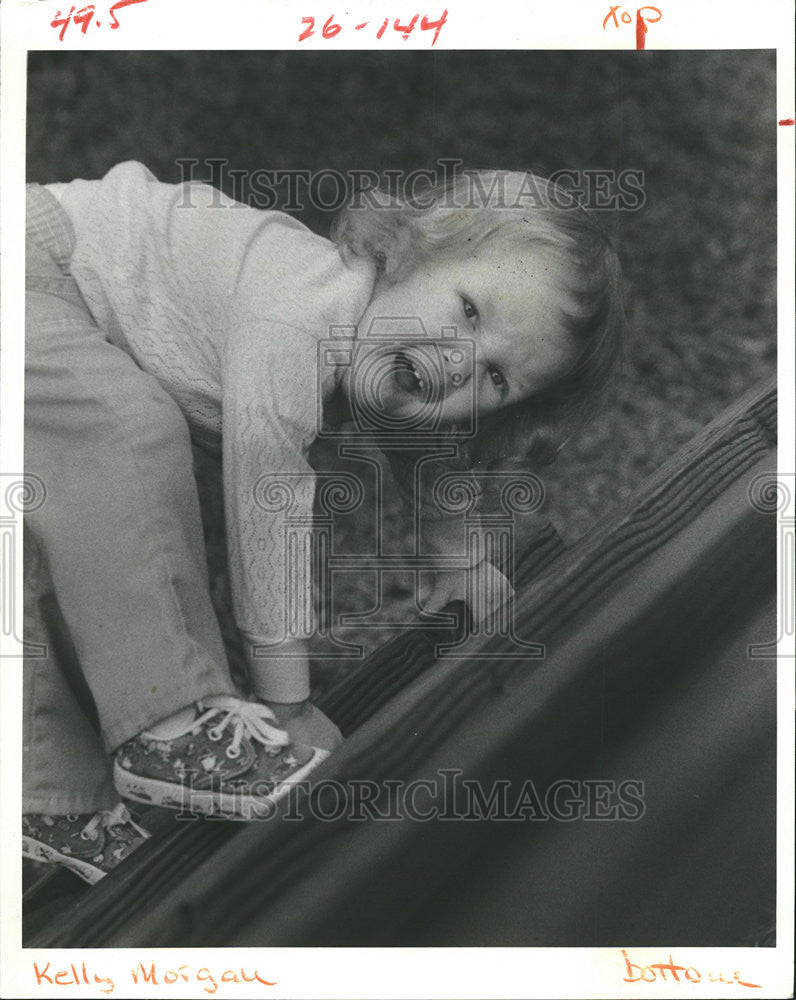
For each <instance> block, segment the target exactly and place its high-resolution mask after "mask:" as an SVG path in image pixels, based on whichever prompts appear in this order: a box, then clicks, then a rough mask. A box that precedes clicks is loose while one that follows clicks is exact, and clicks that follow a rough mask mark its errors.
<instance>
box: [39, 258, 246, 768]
mask: <svg viewBox="0 0 796 1000" xmlns="http://www.w3.org/2000/svg"><path fill="white" fill-rule="evenodd" d="M29 249H30V250H31V256H32V261H31V265H30V269H29V279H28V288H29V290H28V294H27V298H26V386H25V390H26V421H25V458H26V463H25V464H26V469H27V470H28V471H30V472H32V473H35V474H36V475H38V476H39V477H40V478H41V479H42V480H43V482H44V484H45V488H46V491H47V492H46V500H45V502H44V503H43V505H42V506H41V507H40V508H39V509H38V510H37V511H36V512H34V513H32V514H30V515H29V516H28V526H29V527H30V529H31V531H32V532H33V533H34V535H35V536H36V538H37V540H38V542H39V544H41V545H42V546H43V548H44V551H45V552H46V556H47V561H48V563H49V568H50V572H51V575H52V580H53V586H54V591H55V594H56V596H57V600H58V604H59V606H60V609H61V611H62V613H63V617H64V619H65V622H66V625H67V627H68V629H69V632H70V636H71V639H72V642H73V643H74V647H75V649H76V652H77V656H78V658H79V662H80V666H81V669H82V672H83V675H84V676H85V679H86V682H87V684H88V686H89V688H90V690H91V692H92V695H93V697H94V700H95V703H96V706H97V712H98V716H99V722H100V730H101V734H102V738H103V741H104V743H105V746H106V748H107V749H108V750H112V749H114V748H115V747H116V746H118V745H119V744H120V743H122V742H123V741H124V740H126V739H128V738H130V737H131V736H133V735H135V734H136V733H138V732H140V731H141V730H142V729H145V728H146V727H147V726H149V725H152V724H153V723H154V722H156V721H158V720H159V719H162V718H164V717H165V716H167V715H170V714H171V713H173V712H175V711H177V710H178V709H180V708H181V707H183V706H185V705H187V704H189V703H191V702H192V701H196V700H198V699H201V698H202V697H206V696H208V695H211V694H220V693H229V694H234V693H235V688H234V685H233V683H232V680H231V678H230V675H229V669H228V666H227V662H226V656H225V652H224V648H223V644H222V641H221V637H220V633H219V628H218V623H217V621H216V618H215V613H214V610H213V607H212V604H211V601H210V597H209V592H208V581H207V567H206V561H205V552H204V542H203V536H202V528H201V520H200V513H199V503H198V497H197V493H196V483H195V480H194V477H193V461H192V452H191V447H190V439H189V434H188V428H187V424H186V422H185V419H184V417H183V416H182V413H181V412H180V410H179V408H178V407H177V405H176V403H175V402H174V400H172V398H171V397H170V396H169V395H168V394H167V393H166V392H165V390H164V389H163V388H162V387H161V386H160V384H159V383H158V382H157V380H156V379H154V378H153V377H152V376H150V375H147V374H146V373H144V372H142V371H141V369H139V368H138V366H137V365H136V364H135V362H134V361H133V360H132V358H131V357H130V356H129V355H127V354H126V353H125V352H124V351H122V350H121V349H120V348H118V347H116V346H114V345H112V344H109V343H107V342H106V340H105V339H104V336H103V334H102V332H101V331H100V330H99V329H98V328H97V327H96V325H95V324H94V322H93V319H92V317H91V315H90V313H89V312H88V310H87V308H86V307H85V305H84V304H83V303H82V300H80V298H79V293H78V294H77V296H75V286H74V283H73V282H71V279H70V278H68V277H64V274H63V271H62V270H61V269H60V268H59V266H58V264H57V263H56V262H55V261H54V260H53V258H52V256H51V255H49V254H47V253H46V252H42V251H41V250H39V248H38V247H36V246H35V245H32V246H30V247H29ZM70 282H71V288H70V284H69V283H70ZM35 711H36V710H35V709H34V715H35ZM53 787H57V785H55V784H53Z"/></svg>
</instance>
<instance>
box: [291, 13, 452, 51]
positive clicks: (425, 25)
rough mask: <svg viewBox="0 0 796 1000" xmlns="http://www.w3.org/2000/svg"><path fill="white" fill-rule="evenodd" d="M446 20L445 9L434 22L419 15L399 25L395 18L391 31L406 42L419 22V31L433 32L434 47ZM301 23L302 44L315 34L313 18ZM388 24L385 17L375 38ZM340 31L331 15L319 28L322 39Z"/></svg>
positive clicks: (360, 26) (359, 28) (359, 26)
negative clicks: (304, 26) (302, 28)
mask: <svg viewBox="0 0 796 1000" xmlns="http://www.w3.org/2000/svg"><path fill="white" fill-rule="evenodd" d="M447 20H448V11H447V9H446V10H444V11H443V12H442V15H441V16H440V17H439V18H438V19H437V20H436V21H431V20H429V19H428V18H427V17H425V15H424V16H423V19H422V21H421V20H420V15H419V14H415V16H414V17H413V18H412V19H411V21H408V22H407V23H406V24H401V22H400V20H399V19H398V18H396V19H395V21H394V22H393V30H394V31H398V32H400V34H401V35H403V40H404V41H406V40H407V38H408V37H409V36H410V35H411V34H412V32H413V31H414V29H415V26H416V25H417V22H418V21H420V30H421V31H431V30H433V31H434V37H433V38H432V39H431V44H432V45H434V43H435V42H436V41H437V39H438V38H439V33H440V31H441V30H442V26H443V25H444V24H445V22H446V21H447ZM301 23H302V24H306V25H307V27H306V28H304V30H303V31H302V32H301V34H300V35H299V36H298V40H299V41H300V42H303V41H305V40H306V39H307V38H310V37H311V36H312V35H314V34H315V18H314V17H302V19H301ZM369 23H370V22H369V21H363V22H361V23H360V24H356V25H354V31H362V29H363V28H367V26H368V24H369ZM389 23H390V19H389V17H385V18H384V20H383V21H382V23H381V26H380V27H379V29H378V31H377V32H376V38H381V37H382V35H383V34H384V32H385V31H386V30H387V28H388V26H389ZM342 30H343V26H342V25H341V24H337V23H336V22H335V19H334V14H332V16H331V17H330V18H328V20H326V21H325V22H324V25H323V27H322V28H321V36H322V37H323V38H334V36H335V35H339V34H340V32H341V31H342Z"/></svg>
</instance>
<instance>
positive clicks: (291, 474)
mask: <svg viewBox="0 0 796 1000" xmlns="http://www.w3.org/2000/svg"><path fill="white" fill-rule="evenodd" d="M274 342H277V343H279V342H281V343H282V344H285V345H291V346H292V347H293V350H290V351H283V352H281V358H280V362H281V363H280V365H279V366H278V371H277V370H276V369H275V368H274V365H273V347H272V345H273V343H274ZM311 348H312V344H311V342H310V341H309V340H308V337H307V335H306V333H305V332H304V331H302V330H301V329H298V328H295V327H291V326H289V325H287V324H283V323H276V322H274V321H268V320H261V319H258V320H246V321H242V322H235V323H233V325H232V327H231V328H230V330H229V333H228V338H227V343H226V349H225V357H224V379H223V381H224V395H223V421H224V436H223V449H224V453H223V467H224V498H225V512H226V520H227V545H228V551H229V565H230V579H231V583H232V597H233V605H234V611H235V618H236V621H237V624H238V627H239V629H240V630H241V632H242V633H243V634H244V637H245V638H246V639H247V640H248V641H247V644H246V645H247V648H248V650H249V667H250V670H251V671H252V674H253V677H252V680H253V682H254V686H255V689H256V690H257V691H258V692H259V693H260V694H261V695H263V696H265V697H268V698H269V699H271V700H273V701H300V700H303V699H304V698H307V697H308V696H309V670H308V665H307V659H306V654H305V652H304V653H303V652H302V651H303V650H304V647H303V643H302V640H301V636H299V637H298V638H297V637H296V634H295V633H296V631H297V630H296V628H295V622H297V621H298V622H302V623H303V625H302V627H301V629H300V630H299V631H300V632H301V633H302V634H308V633H310V632H311V631H312V626H313V624H314V608H313V591H312V579H311V559H303V560H302V559H301V558H300V557H299V556H297V554H296V553H295V552H292V551H291V552H290V553H289V552H288V548H287V546H288V538H287V531H286V529H287V528H288V526H289V525H288V519H289V520H290V522H291V523H292V524H293V525H294V526H296V527H297V529H298V530H299V531H300V530H301V526H302V525H309V524H310V523H311V519H312V507H313V499H314V495H315V475H314V472H313V470H312V468H311V466H310V465H309V462H308V461H307V452H308V448H309V444H310V441H311V439H312V436H313V435H312V428H311V427H310V426H309V421H308V420H307V419H306V414H302V412H301V411H297V410H295V409H294V408H293V405H292V404H293V402H294V401H295V400H296V399H302V398H307V394H308V393H311V391H312V386H311V385H307V384H306V383H307V379H308V377H311V376H312V369H313V366H312V365H308V364H307V351H308V350H311ZM286 366H287V367H286ZM288 390H289V391H288ZM291 594H292V603H291ZM291 612H292V614H293V615H294V616H296V617H294V618H293V619H290V620H289V615H290V614H291ZM291 624H293V626H294V627H293V628H292V629H291V628H290V625H291ZM257 645H260V646H268V647H272V648H271V649H270V650H261V652H260V655H259V656H257V655H254V656H252V648H253V647H254V646H257Z"/></svg>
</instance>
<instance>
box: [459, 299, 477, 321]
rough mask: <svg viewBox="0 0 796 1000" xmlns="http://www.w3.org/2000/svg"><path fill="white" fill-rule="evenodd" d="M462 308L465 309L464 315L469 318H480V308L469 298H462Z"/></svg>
mask: <svg viewBox="0 0 796 1000" xmlns="http://www.w3.org/2000/svg"><path fill="white" fill-rule="evenodd" d="M462 308H463V309H464V315H465V316H466V317H467V318H468V319H478V310H477V309H476V308H475V306H474V305H473V304H472V302H470V300H469V299H464V298H463V299H462Z"/></svg>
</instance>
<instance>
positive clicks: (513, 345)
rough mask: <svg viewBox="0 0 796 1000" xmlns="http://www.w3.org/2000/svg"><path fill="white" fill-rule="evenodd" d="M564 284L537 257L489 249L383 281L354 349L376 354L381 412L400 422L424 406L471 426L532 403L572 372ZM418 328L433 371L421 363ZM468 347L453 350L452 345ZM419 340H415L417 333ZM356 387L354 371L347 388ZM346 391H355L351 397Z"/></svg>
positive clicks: (560, 271)
mask: <svg viewBox="0 0 796 1000" xmlns="http://www.w3.org/2000/svg"><path fill="white" fill-rule="evenodd" d="M565 279H566V275H565V272H564V267H563V265H562V264H560V263H557V260H556V255H552V254H551V253H550V252H549V250H547V251H545V249H544V248H541V247H538V248H534V247H529V248H527V249H524V250H521V251H517V250H513V251H512V250H511V249H510V248H508V247H501V246H499V245H498V246H494V245H493V246H490V245H489V244H487V245H486V246H483V247H481V248H479V249H478V250H477V251H474V252H473V253H472V255H470V256H466V257H463V258H459V259H447V258H442V259H438V260H436V261H433V262H431V263H427V264H423V265H420V266H419V267H417V268H416V269H415V270H414V271H412V272H411V273H410V274H409V275H408V276H407V277H405V278H403V279H401V280H400V281H398V282H396V283H390V282H389V280H388V279H386V278H383V277H382V278H381V279H380V280H379V282H377V285H376V289H375V292H374V295H373V298H372V299H371V301H370V303H369V305H368V307H367V309H366V310H365V313H364V315H363V317H362V319H361V321H360V323H359V327H358V330H357V339H358V340H360V341H368V342H370V341H373V342H374V345H375V343H376V342H378V344H379V348H378V350H379V353H380V355H382V360H381V362H380V365H379V372H380V374H379V386H378V392H379V406H380V407H382V408H383V412H384V413H385V415H392V416H394V417H396V418H397V419H398V420H399V421H400V419H401V418H402V417H410V416H411V414H412V413H416V412H417V410H418V406H419V405H421V404H423V403H424V402H427V401H428V400H432V401H437V403H438V405H439V407H440V408H441V410H440V412H441V421H440V422H441V423H442V424H443V425H444V424H452V423H461V422H463V421H469V420H470V419H471V418H472V409H473V407H475V409H476V413H477V414H478V415H479V416H485V415H486V414H489V413H494V412H495V411H496V410H500V409H502V408H503V407H505V406H508V405H510V404H512V403H516V402H519V401H521V400H523V399H527V398H528V397H530V396H533V395H535V394H536V393H538V392H539V391H540V390H542V389H544V388H545V387H546V386H548V385H550V384H551V382H553V381H554V380H555V379H556V378H557V377H559V376H560V375H562V374H563V373H564V372H565V371H566V369H567V368H568V367H569V366H570V365H571V364H572V362H573V361H574V357H575V346H574V343H573V342H572V339H571V337H570V335H569V334H568V333H567V331H566V330H565V327H564V316H563V314H562V309H563V308H566V309H567V311H568V312H575V311H576V306H575V304H574V302H572V301H571V299H570V297H569V296H568V295H567V293H566V292H565V291H564V289H565V287H566V280H565ZM417 320H420V322H421V323H422V325H423V328H424V329H425V332H426V334H427V336H428V339H429V343H430V344H432V343H433V344H434V345H436V346H435V352H436V356H437V358H438V364H436V365H431V366H429V365H428V364H427V363H426V364H424V363H423V358H422V355H423V354H425V356H426V357H427V356H428V352H427V351H426V352H423V351H419V350H418V345H417V344H416V343H415V344H414V345H413V344H412V343H411V341H412V340H414V341H417V340H418V339H420V338H418V337H417V330H419V326H418V324H417ZM453 330H455V336H456V338H458V339H459V340H463V341H470V342H471V344H472V347H470V345H469V344H468V345H463V346H465V347H466V348H467V350H464V351H463V350H457V349H456V340H451V339H449V338H450V337H451V335H452V333H453ZM421 338H422V333H421ZM352 385H353V386H354V387H356V385H357V377H356V371H355V372H354V378H353V379H352ZM352 391H355V392H356V391H357V390H356V388H354V390H352Z"/></svg>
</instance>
